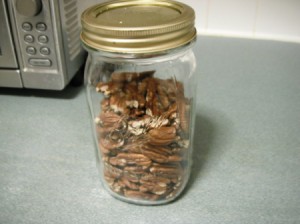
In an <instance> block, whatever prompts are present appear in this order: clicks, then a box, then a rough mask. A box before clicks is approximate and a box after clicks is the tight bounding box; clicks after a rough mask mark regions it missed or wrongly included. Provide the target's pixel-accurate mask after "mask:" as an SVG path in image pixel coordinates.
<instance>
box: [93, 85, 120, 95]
mask: <svg viewBox="0 0 300 224" xmlns="http://www.w3.org/2000/svg"><path fill="white" fill-rule="evenodd" d="M122 88H123V84H122V83H117V82H108V83H104V82H99V83H98V84H97V87H96V91H97V92H102V93H103V94H104V95H105V96H109V95H111V94H113V93H116V92H118V91H121V90H122Z"/></svg>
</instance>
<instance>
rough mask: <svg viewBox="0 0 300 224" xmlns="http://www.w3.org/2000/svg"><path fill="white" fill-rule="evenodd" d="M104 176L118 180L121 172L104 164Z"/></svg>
mask: <svg viewBox="0 0 300 224" xmlns="http://www.w3.org/2000/svg"><path fill="white" fill-rule="evenodd" d="M104 174H105V175H106V176H111V177H113V178H119V177H120V176H121V175H122V174H123V171H122V170H121V169H119V168H117V167H114V166H112V165H110V164H108V163H104Z"/></svg>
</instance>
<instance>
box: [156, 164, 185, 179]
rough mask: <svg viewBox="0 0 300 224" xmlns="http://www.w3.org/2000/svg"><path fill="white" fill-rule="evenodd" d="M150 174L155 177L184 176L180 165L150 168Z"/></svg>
mask: <svg viewBox="0 0 300 224" xmlns="http://www.w3.org/2000/svg"><path fill="white" fill-rule="evenodd" d="M150 172H151V173H153V174H155V175H161V176H166V177H167V176H170V177H171V176H180V175H181V174H182V168H181V166H180V164H178V165H170V164H169V165H156V166H152V167H151V168H150Z"/></svg>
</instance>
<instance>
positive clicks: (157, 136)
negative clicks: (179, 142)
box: [147, 126, 176, 145]
mask: <svg viewBox="0 0 300 224" xmlns="http://www.w3.org/2000/svg"><path fill="white" fill-rule="evenodd" d="M147 137H148V139H149V143H150V144H151V145H168V144H170V143H172V142H173V141H175V140H176V128H175V127H172V126H171V127H160V128H155V129H152V130H150V131H149V132H148V136H147Z"/></svg>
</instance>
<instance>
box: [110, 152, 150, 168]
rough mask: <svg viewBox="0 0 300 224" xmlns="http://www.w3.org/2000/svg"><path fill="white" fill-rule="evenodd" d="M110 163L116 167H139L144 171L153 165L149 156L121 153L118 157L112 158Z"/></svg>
mask: <svg viewBox="0 0 300 224" xmlns="http://www.w3.org/2000/svg"><path fill="white" fill-rule="evenodd" d="M109 161H110V163H111V164H112V165H115V166H126V165H137V166H141V167H143V168H144V169H146V168H147V167H149V166H150V165H151V163H152V161H151V160H150V159H149V158H148V157H147V156H145V155H143V154H137V153H119V154H118V155H117V156H116V157H111V158H110V160H109Z"/></svg>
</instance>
